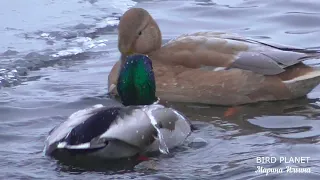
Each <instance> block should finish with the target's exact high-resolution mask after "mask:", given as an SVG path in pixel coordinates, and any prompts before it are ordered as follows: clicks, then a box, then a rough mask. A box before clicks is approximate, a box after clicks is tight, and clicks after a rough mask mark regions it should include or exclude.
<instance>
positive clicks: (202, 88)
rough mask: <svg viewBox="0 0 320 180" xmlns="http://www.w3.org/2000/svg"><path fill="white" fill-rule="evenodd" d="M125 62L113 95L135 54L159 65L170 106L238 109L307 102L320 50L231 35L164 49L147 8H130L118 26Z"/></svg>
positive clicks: (188, 37)
mask: <svg viewBox="0 0 320 180" xmlns="http://www.w3.org/2000/svg"><path fill="white" fill-rule="evenodd" d="M118 49H119V51H120V55H121V56H120V58H119V60H118V61H117V62H116V63H115V64H114V65H113V67H112V69H111V71H110V73H109V76H108V88H109V93H110V94H111V95H114V96H118V92H117V88H116V82H117V77H118V76H117V74H118V73H119V68H120V67H121V64H122V63H123V59H125V57H126V56H128V55H130V54H132V53H141V54H146V55H148V56H149V57H150V58H151V59H152V62H153V68H154V74H155V79H156V86H157V89H156V95H157V96H158V97H159V98H160V99H161V100H165V101H169V102H181V103H196V104H211V105H223V106H236V105H241V104H250V103H258V102H262V101H279V100H288V99H295V98H299V97H304V96H306V95H307V94H308V93H309V92H310V91H312V90H313V89H314V88H315V87H316V86H317V85H318V84H319V82H320V71H319V70H318V69H317V68H314V67H311V66H308V65H306V64H305V61H306V60H311V59H318V58H319V56H320V51H319V50H311V49H303V48H296V47H291V46H285V45H280V44H275V43H269V44H267V43H264V42H260V41H257V40H254V39H249V38H246V37H242V36H239V35H237V34H232V33H225V32H195V33H190V34H182V35H180V36H178V37H176V38H174V39H171V40H170V41H169V42H167V43H165V44H163V45H162V34H161V31H160V28H159V26H158V24H157V23H156V21H155V20H154V19H153V17H152V16H151V15H150V13H149V12H148V11H147V10H145V9H143V8H130V9H129V10H127V11H126V12H125V13H124V14H123V15H122V17H121V18H120V22H119V25H118Z"/></svg>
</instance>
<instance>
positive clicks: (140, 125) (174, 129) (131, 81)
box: [44, 54, 191, 159]
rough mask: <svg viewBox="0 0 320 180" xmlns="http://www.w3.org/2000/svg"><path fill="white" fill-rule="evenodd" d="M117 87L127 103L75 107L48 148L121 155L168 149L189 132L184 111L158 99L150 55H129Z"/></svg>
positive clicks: (53, 133)
mask: <svg viewBox="0 0 320 180" xmlns="http://www.w3.org/2000/svg"><path fill="white" fill-rule="evenodd" d="M117 91H118V92H119V95H120V98H121V101H122V103H123V105H124V106H113V107H105V106H103V105H95V106H93V107H90V108H87V109H84V110H80V111H78V112H75V113H74V114H72V115H71V116H70V117H69V118H68V119H67V120H66V121H65V122H63V123H62V124H60V125H58V126H57V127H56V128H54V129H53V130H51V132H50V133H49V136H48V138H47V140H46V142H45V149H44V151H45V153H46V154H47V155H54V153H59V152H69V153H73V154H79V153H81V154H86V155H92V156H97V157H101V158H106V159H117V158H125V157H131V156H135V155H137V154H140V153H143V152H154V151H159V149H160V150H163V151H164V152H166V151H167V148H168V149H170V148H173V147H176V146H178V145H180V144H181V143H182V142H183V141H184V140H185V139H186V138H187V137H188V136H189V135H190V133H191V124H190V122H189V121H188V120H187V119H186V118H185V117H184V116H183V115H181V114H180V113H179V112H177V111H176V110H174V109H172V108H166V107H164V106H162V105H159V104H156V101H157V100H158V98H157V97H156V95H155V91H156V85H155V78H154V74H153V68H152V62H151V60H150V59H149V58H148V57H147V56H144V55H139V54H136V55H131V56H128V57H127V58H126V61H125V63H124V64H122V66H121V68H120V72H119V78H118V81H117ZM159 132H160V133H159ZM160 135H161V136H160ZM159 137H160V138H161V140H159ZM163 145H164V146H163ZM161 146H162V147H161ZM159 147H160V148H159Z"/></svg>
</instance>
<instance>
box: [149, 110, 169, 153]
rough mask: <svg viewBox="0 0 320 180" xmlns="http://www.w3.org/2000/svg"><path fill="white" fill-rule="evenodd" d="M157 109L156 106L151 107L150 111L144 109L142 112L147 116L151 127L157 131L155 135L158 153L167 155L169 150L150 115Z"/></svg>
mask: <svg viewBox="0 0 320 180" xmlns="http://www.w3.org/2000/svg"><path fill="white" fill-rule="evenodd" d="M157 108H158V107H157V106H152V107H151V108H150V109H148V108H147V107H146V108H145V109H144V112H145V113H146V114H147V116H148V117H149V119H150V120H151V124H152V125H153V127H154V128H155V129H156V130H157V134H158V139H159V151H160V152H161V153H162V154H169V148H168V146H167V145H166V142H165V140H164V138H163V135H162V133H161V131H160V128H159V125H158V123H157V121H156V119H155V118H154V116H153V115H152V111H153V110H156V109H157Z"/></svg>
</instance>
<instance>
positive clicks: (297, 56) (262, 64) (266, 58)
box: [229, 38, 320, 75]
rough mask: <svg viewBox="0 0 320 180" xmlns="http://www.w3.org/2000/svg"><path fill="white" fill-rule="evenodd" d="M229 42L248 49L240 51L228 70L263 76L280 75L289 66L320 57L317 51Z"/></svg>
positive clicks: (257, 42) (257, 43)
mask: <svg viewBox="0 0 320 180" xmlns="http://www.w3.org/2000/svg"><path fill="white" fill-rule="evenodd" d="M230 40H234V41H241V42H244V43H247V45H248V47H249V48H248V50H247V51H241V52H240V53H239V54H238V55H237V56H236V58H235V60H234V62H233V63H232V64H231V65H230V67H229V68H240V69H244V70H249V71H253V72H256V73H260V74H264V75H276V74H280V73H282V72H284V71H285V68H287V67H289V66H292V65H295V64H298V63H300V62H301V61H304V60H307V59H311V58H319V56H320V53H319V51H317V50H307V49H299V48H291V47H285V46H280V45H279V46H277V45H270V44H266V43H262V42H259V41H255V40H250V39H240V38H232V39H230Z"/></svg>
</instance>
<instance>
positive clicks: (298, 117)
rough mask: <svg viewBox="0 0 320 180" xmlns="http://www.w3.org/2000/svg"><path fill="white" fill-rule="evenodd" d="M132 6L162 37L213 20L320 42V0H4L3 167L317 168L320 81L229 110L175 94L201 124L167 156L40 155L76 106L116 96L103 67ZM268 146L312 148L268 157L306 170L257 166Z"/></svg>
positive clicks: (155, 170)
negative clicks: (287, 95) (287, 96)
mask: <svg viewBox="0 0 320 180" xmlns="http://www.w3.org/2000/svg"><path fill="white" fill-rule="evenodd" d="M132 6H137V7H143V8H145V9H147V10H148V11H150V13H151V14H152V15H153V16H154V17H155V19H156V21H157V22H158V23H159V25H160V28H161V30H162V32H163V38H164V40H169V39H171V38H173V37H176V36H177V35H180V34H183V33H190V32H196V31H212V30H213V31H224V32H232V33H238V34H240V35H243V36H247V37H250V38H254V39H257V40H261V41H264V42H276V43H280V44H286V45H293V46H298V47H304V48H319V47H320V39H319V37H320V23H319V22H320V2H319V1H317V0H308V1H307V0H277V1H265V0H212V1H211V0H168V1H165V0H157V1H148V0H136V1H130V0H108V1H102V0H70V1H62V0H43V1H35V0H31V1H17V0H13V1H3V2H0V9H1V11H0V22H1V24H2V26H1V28H0V36H1V41H0V87H1V89H0V179H68V180H69V179H89V178H91V179H210V180H212V179H243V180H247V179H319V177H320V174H319V173H320V155H319V154H318V153H319V150H320V146H319V140H320V138H319V135H320V118H319V116H320V101H319V99H318V98H319V96H320V94H319V92H320V89H319V87H318V88H316V89H315V90H314V91H312V92H311V93H310V94H309V95H308V98H303V99H297V100H292V101H285V102H276V103H275V102H274V103H259V104H254V105H247V106H241V107H237V112H236V114H235V115H233V116H228V117H225V116H224V112H225V110H226V108H224V107H213V106H195V105H190V104H172V103H169V104H168V106H173V107H175V108H176V109H178V110H180V111H182V112H183V113H185V114H186V115H187V116H188V117H189V118H190V119H191V120H192V121H193V123H195V125H196V127H197V128H198V130H197V131H196V132H195V133H193V134H192V136H191V137H190V138H189V139H188V140H187V142H186V143H185V144H184V145H183V146H182V147H180V148H177V149H175V150H174V151H173V152H172V154H171V155H170V156H164V155H155V156H154V157H153V158H152V159H151V160H150V161H147V162H144V163H141V164H138V165H136V164H134V163H132V162H119V163H118V165H116V164H117V163H113V164H112V165H110V163H108V162H96V161H86V160H85V161H83V160H72V161H71V162H62V161H57V160H55V159H52V158H49V157H46V156H44V155H43V153H42V150H43V145H44V143H43V142H44V140H45V138H46V136H47V134H48V132H49V131H50V130H51V129H52V128H53V127H54V126H55V125H57V124H59V123H60V122H62V121H64V120H65V119H66V118H67V117H68V116H69V115H70V114H71V113H73V112H75V111H77V110H79V109H82V108H85V107H88V106H90V105H94V104H98V103H102V104H108V103H111V101H110V100H109V99H108V97H107V96H106V93H107V79H108V73H109V71H110V69H111V67H112V65H113V64H114V63H115V61H117V59H118V58H119V53H118V50H117V32H116V29H117V24H118V19H119V17H120V16H121V14H122V13H123V12H124V11H125V10H126V9H128V8H129V7H132ZM308 63H309V64H312V65H315V66H318V65H319V62H317V61H310V62H308ZM202 141H205V142H202ZM261 156H268V157H270V156H274V157H277V158H280V157H302V156H304V157H310V159H309V162H308V163H305V164H301V163H297V164H292V163H291V164H285V163H279V162H277V163H269V164H264V165H263V166H264V167H273V168H280V167H282V168H285V167H286V166H289V165H290V166H292V167H300V168H310V169H311V173H304V174H292V173H291V174H290V173H281V174H269V175H268V176H266V175H265V174H261V173H255V170H257V166H258V165H259V164H257V161H256V158H257V157H261Z"/></svg>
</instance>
